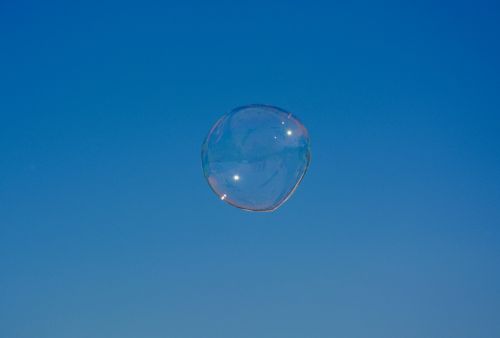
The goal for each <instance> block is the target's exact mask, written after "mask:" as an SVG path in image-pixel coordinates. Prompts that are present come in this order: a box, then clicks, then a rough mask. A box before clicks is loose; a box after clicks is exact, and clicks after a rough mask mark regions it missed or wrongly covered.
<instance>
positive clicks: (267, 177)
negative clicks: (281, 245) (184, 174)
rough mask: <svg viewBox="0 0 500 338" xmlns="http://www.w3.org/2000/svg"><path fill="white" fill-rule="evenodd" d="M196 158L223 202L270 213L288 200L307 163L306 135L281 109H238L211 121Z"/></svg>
mask: <svg viewBox="0 0 500 338" xmlns="http://www.w3.org/2000/svg"><path fill="white" fill-rule="evenodd" d="M201 158H202V166H203V173H204V175H205V178H206V179H207V181H208V184H209V185H210V187H211V188H212V190H213V191H214V192H215V193H216V194H217V195H218V196H219V198H220V199H221V200H222V201H224V202H226V203H229V204H230V205H233V206H235V207H237V208H240V209H244V210H250V211H273V210H276V209H277V208H278V207H279V206H281V205H282V204H283V203H284V202H285V201H286V200H287V199H288V198H290V196H291V195H292V194H293V192H294V191H295V189H296V188H297V187H298V185H299V184H300V182H301V180H302V178H303V177H304V174H305V173H306V171H307V168H308V167H309V163H310V159H311V154H310V146H309V134H308V132H307V129H306V128H305V127H304V126H303V125H302V123H301V122H300V121H299V120H298V119H297V118H296V117H294V116H293V115H292V114H291V113H289V112H287V111H285V110H283V109H280V108H277V107H273V106H268V105H249V106H244V107H239V108H236V109H234V110H232V111H231V112H229V113H228V114H226V115H224V116H222V117H221V118H220V119H219V120H218V121H217V122H216V123H215V124H214V126H213V127H212V129H211V130H210V132H209V133H208V135H207V137H206V139H205V142H204V143H203V146H202V153H201Z"/></svg>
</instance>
